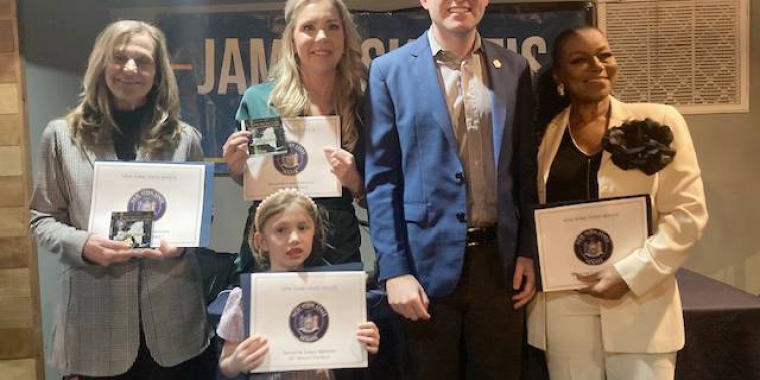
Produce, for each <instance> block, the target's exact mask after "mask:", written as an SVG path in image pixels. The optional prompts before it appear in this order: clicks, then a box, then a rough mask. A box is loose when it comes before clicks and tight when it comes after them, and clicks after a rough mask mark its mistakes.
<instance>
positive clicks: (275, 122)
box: [240, 117, 288, 157]
mask: <svg viewBox="0 0 760 380" xmlns="http://www.w3.org/2000/svg"><path fill="white" fill-rule="evenodd" d="M240 127H241V128H242V129H243V130H246V131H248V132H251V139H250V140H249V142H248V153H249V154H250V157H261V156H267V155H278V154H286V153H288V146H287V141H285V130H284V129H283V127H282V119H280V118H279V117H270V118H266V119H252V120H243V121H241V122H240Z"/></svg>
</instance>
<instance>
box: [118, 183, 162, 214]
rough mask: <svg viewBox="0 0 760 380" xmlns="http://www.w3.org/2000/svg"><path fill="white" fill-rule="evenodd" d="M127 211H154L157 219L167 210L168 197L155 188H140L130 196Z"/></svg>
mask: <svg viewBox="0 0 760 380" xmlns="http://www.w3.org/2000/svg"><path fill="white" fill-rule="evenodd" d="M127 211H130V212H134V211H153V215H155V218H154V219H153V220H154V221H156V220H159V219H161V217H162V216H164V213H165V212H166V198H164V196H163V195H162V194H161V193H159V192H158V191H157V190H155V189H140V190H139V191H138V192H136V193H134V194H133V195H132V196H131V197H130V198H129V203H127Z"/></svg>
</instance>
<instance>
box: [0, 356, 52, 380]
mask: <svg viewBox="0 0 760 380" xmlns="http://www.w3.org/2000/svg"><path fill="white" fill-rule="evenodd" d="M36 367H37V364H36V363H35V361H34V360H33V359H24V360H9V361H0V373H2V374H3V377H4V378H5V379H37V378H38V376H37V369H36ZM39 378H42V377H39Z"/></svg>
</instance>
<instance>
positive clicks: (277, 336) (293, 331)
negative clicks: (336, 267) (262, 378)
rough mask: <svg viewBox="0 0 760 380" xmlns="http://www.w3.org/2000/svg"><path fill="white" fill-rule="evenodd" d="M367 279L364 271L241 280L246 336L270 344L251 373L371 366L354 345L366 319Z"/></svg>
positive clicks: (253, 276) (251, 276) (252, 276)
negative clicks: (359, 327) (261, 338)
mask: <svg viewBox="0 0 760 380" xmlns="http://www.w3.org/2000/svg"><path fill="white" fill-rule="evenodd" d="M366 278H367V275H366V273H364V272H363V271H348V272H298V273H296V272H288V273H271V272H270V273H253V274H245V275H242V276H241V277H240V282H241V287H242V289H243V315H244V323H245V329H246V330H245V331H246V332H247V334H248V336H251V335H254V334H255V335H261V336H264V337H266V338H267V341H268V343H269V352H268V353H267V356H266V357H265V359H264V362H263V363H262V364H261V365H260V366H259V367H257V368H256V369H255V370H254V371H253V372H257V373H261V372H280V371H300V370H310V369H328V368H359V367H367V350H366V349H365V348H364V347H363V345H362V344H361V343H359V341H357V340H356V331H357V328H358V325H359V323H361V322H364V321H366V320H367V309H366V297H365V289H366V286H365V283H366Z"/></svg>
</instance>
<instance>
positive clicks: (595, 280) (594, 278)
mask: <svg viewBox="0 0 760 380" xmlns="http://www.w3.org/2000/svg"><path fill="white" fill-rule="evenodd" d="M575 277H577V278H578V280H580V281H582V282H583V283H585V284H586V285H587V286H586V287H585V288H582V289H579V290H578V292H580V293H584V294H588V295H591V296H593V297H597V298H603V299H608V300H617V299H620V298H621V297H623V296H624V295H625V294H626V293H628V292H629V291H630V290H631V288H629V287H628V284H626V283H625V281H624V280H623V277H621V276H620V273H618V271H617V270H616V269H615V267H609V268H607V269H605V270H602V271H599V272H594V273H591V274H585V275H584V274H580V273H576V274H575Z"/></svg>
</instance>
